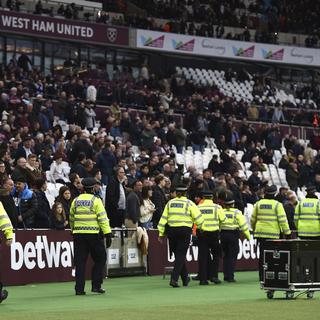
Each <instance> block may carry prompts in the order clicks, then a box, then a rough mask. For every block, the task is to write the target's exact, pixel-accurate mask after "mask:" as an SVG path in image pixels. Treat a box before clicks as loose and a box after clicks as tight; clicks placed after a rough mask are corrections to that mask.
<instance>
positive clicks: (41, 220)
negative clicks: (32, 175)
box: [34, 178, 51, 229]
mask: <svg viewBox="0 0 320 320" xmlns="http://www.w3.org/2000/svg"><path fill="white" fill-rule="evenodd" d="M46 190H47V182H46V180H45V179H43V178H38V179H36V180H35V185H34V193H35V194H36V196H37V200H38V210H37V211H36V215H35V220H34V227H35V228H38V229H42V228H44V229H49V228H51V209H50V204H49V201H48V199H47V197H46V194H45V191H46Z"/></svg>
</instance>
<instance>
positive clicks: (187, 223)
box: [158, 197, 203, 237]
mask: <svg viewBox="0 0 320 320" xmlns="http://www.w3.org/2000/svg"><path fill="white" fill-rule="evenodd" d="M193 223H195V224H196V225H197V226H198V227H199V228H200V229H201V226H202V224H203V217H202V215H201V212H200V210H199V209H198V207H197V206H196V205H195V203H193V202H192V201H191V200H188V199H187V198H186V197H176V198H174V199H172V200H170V201H169V202H168V203H167V204H166V206H165V208H164V210H163V213H162V216H161V219H160V221H159V223H158V231H159V236H160V237H162V236H164V234H165V226H166V224H168V225H169V226H170V227H189V228H190V229H191V228H192V225H193Z"/></svg>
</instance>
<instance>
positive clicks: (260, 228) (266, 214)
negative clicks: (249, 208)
mask: <svg viewBox="0 0 320 320" xmlns="http://www.w3.org/2000/svg"><path fill="white" fill-rule="evenodd" d="M250 222H251V226H252V229H253V231H254V236H255V237H256V238H269V239H279V238H280V232H282V233H284V234H286V235H289V234H291V231H290V228H289V224H288V219H287V216H286V213H285V211H284V208H283V205H282V203H280V202H279V201H277V200H274V199H261V200H259V201H258V202H257V203H256V204H255V205H254V209H253V214H252V217H251V221H250Z"/></svg>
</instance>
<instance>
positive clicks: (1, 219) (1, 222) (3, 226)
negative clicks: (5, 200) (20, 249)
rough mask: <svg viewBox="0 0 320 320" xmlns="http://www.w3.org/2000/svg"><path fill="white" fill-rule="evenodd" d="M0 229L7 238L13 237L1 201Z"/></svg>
mask: <svg viewBox="0 0 320 320" xmlns="http://www.w3.org/2000/svg"><path fill="white" fill-rule="evenodd" d="M0 230H1V231H2V232H3V233H4V236H5V237H6V239H7V240H9V239H12V238H13V227H12V224H11V221H10V219H9V217H8V215H7V212H6V210H5V208H4V207H3V205H2V202H0Z"/></svg>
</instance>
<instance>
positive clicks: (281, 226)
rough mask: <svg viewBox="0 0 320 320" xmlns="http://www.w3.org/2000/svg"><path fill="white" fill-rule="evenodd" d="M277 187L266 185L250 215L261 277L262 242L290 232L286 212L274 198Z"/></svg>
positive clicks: (261, 277)
mask: <svg viewBox="0 0 320 320" xmlns="http://www.w3.org/2000/svg"><path fill="white" fill-rule="evenodd" d="M276 193H277V187H276V186H275V185H272V186H267V187H266V189H265V196H264V199H261V200H259V201H257V202H256V204H255V205H254V208H253V213H252V216H251V221H250V222H251V227H252V230H253V233H254V237H255V238H257V239H258V241H259V245H260V257H259V278H260V281H262V279H263V269H262V267H263V252H264V244H265V241H266V240H268V239H279V238H280V232H282V233H283V234H284V235H286V236H289V235H290V234H291V231H290V228H289V224H288V219H287V216H286V212H285V210H284V208H283V205H282V203H280V202H279V201H277V200H275V199H274V197H275V194H276Z"/></svg>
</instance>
